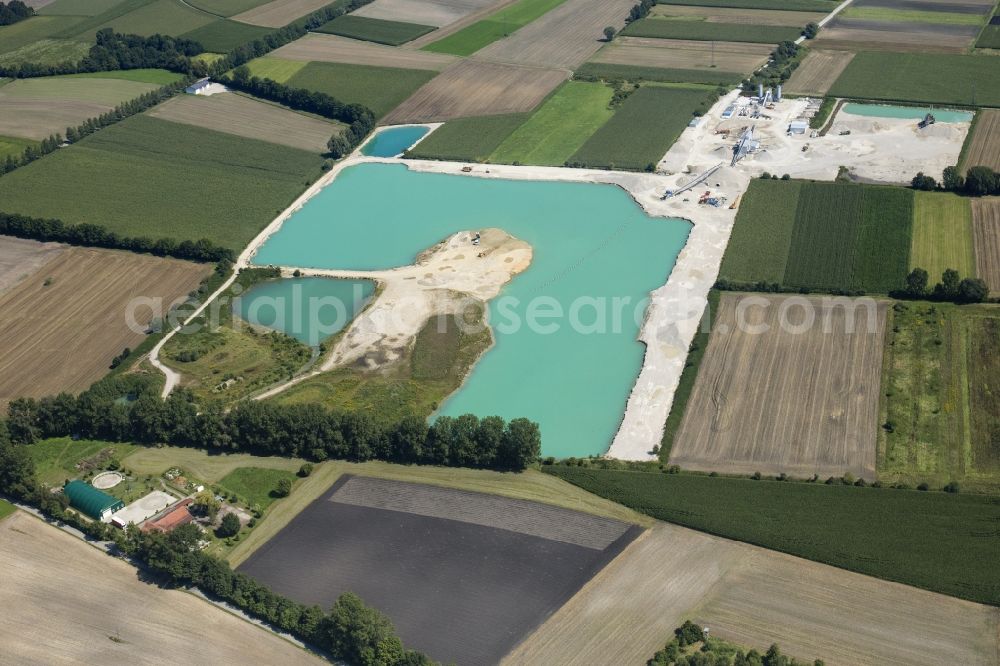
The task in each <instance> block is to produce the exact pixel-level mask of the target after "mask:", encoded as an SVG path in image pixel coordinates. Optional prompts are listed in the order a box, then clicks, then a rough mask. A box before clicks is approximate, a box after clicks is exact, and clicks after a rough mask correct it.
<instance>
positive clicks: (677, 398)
mask: <svg viewBox="0 0 1000 666" xmlns="http://www.w3.org/2000/svg"><path fill="white" fill-rule="evenodd" d="M718 308H719V292H718V291H715V290H714V289H713V290H712V291H710V292H709V293H708V306H707V310H706V312H705V315H704V316H703V317H702V323H701V325H700V326H699V328H698V332H697V333H695V335H694V340H692V341H691V347H690V349H688V355H687V360H686V361H685V362H684V371H683V372H681V378H680V381H679V382H678V383H677V390H676V391H674V402H673V404H672V405H671V407H670V414H668V415H667V422H666V424H665V425H664V427H663V437H662V438H661V439H660V451H659V457H660V460H661V461H662V462H664V463H665V462H667V460H669V459H670V449H671V448H672V447H673V445H674V438H675V437H677V431H678V430H680V429H681V422H682V421H683V420H684V412H685V410H686V409H687V403H688V400H689V399H690V398H691V391H693V390H694V383H695V381H696V380H697V379H698V368H700V367H701V359H702V358H703V357H704V356H705V349H706V348H708V338H709V337H710V335H711V333H712V321H713V320H714V317H715V313H716V311H717V310H718Z"/></svg>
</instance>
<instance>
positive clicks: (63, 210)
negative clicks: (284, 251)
mask: <svg viewBox="0 0 1000 666" xmlns="http://www.w3.org/2000/svg"><path fill="white" fill-rule="evenodd" d="M321 166H322V160H321V158H320V157H319V156H317V155H315V154H313V153H309V152H306V151H303V150H296V149H294V148H287V147H284V146H279V145H276V144H271V143H266V142H263V141H257V140H253V139H245V138H242V137H236V136H232V135H229V134H222V133H219V132H213V131H210V130H205V129H201V128H198V127H192V126H190V125H180V124H177V123H172V122H167V121H164V120H158V119H155V118H150V117H148V116H143V115H140V116H133V117H132V118H128V119H127V120H124V121H122V122H120V123H118V124H116V125H113V126H111V127H108V128H105V129H103V130H101V131H100V132H97V133H96V134H93V135H91V136H89V137H87V138H86V139H84V140H83V141H80V142H79V143H77V144H76V145H74V146H72V147H70V148H66V149H64V150H59V151H56V152H55V153H53V154H51V155H48V156H46V157H44V158H42V159H40V160H36V161H35V162H32V163H31V164H29V165H27V166H24V167H21V168H20V169H17V170H16V171H13V172H11V173H8V174H7V175H5V176H3V177H2V178H0V201H2V202H3V205H2V209H3V210H4V211H5V212H9V213H21V214H24V215H32V216H35V217H54V218H60V219H62V220H64V221H66V222H69V223H81V222H89V223H92V224H99V225H102V226H104V227H106V228H109V229H111V230H112V231H116V232H118V233H120V234H122V235H125V236H152V237H160V236H166V237H170V238H174V239H177V240H191V239H199V238H208V239H209V240H211V241H213V242H215V243H218V244H220V245H224V246H226V247H229V248H232V249H234V250H239V249H242V248H243V247H244V246H246V244H247V242H249V241H250V239H251V238H253V237H254V236H255V235H256V234H257V233H258V232H259V231H260V229H262V228H263V227H264V226H265V225H266V224H267V223H268V222H269V221H270V220H271V219H273V218H274V217H275V215H277V214H278V212H280V211H281V210H284V209H285V208H286V207H287V206H288V205H289V204H290V203H291V202H292V201H294V199H295V198H296V197H297V196H298V195H299V194H300V193H301V192H302V191H303V190H304V189H305V188H306V186H307V185H308V184H309V183H311V182H312V181H314V180H315V179H316V178H317V177H318V176H319V175H320V167H321ZM137 211H141V213H142V214H141V215H139V214H137Z"/></svg>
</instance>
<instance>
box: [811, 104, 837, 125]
mask: <svg viewBox="0 0 1000 666" xmlns="http://www.w3.org/2000/svg"><path fill="white" fill-rule="evenodd" d="M836 106H837V98H836V97H824V98H823V103H822V104H820V105H819V111H817V112H816V115H815V116H813V117H812V118H810V119H809V127H810V128H811V129H816V130H818V129H823V126H824V125H826V121H827V120H829V119H830V114H832V113H833V110H834V108H836Z"/></svg>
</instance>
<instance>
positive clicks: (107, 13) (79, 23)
mask: <svg viewBox="0 0 1000 666" xmlns="http://www.w3.org/2000/svg"><path fill="white" fill-rule="evenodd" d="M162 1H163V0H122V1H121V2H116V3H114V4H109V5H108V6H107V9H105V10H104V11H102V12H100V13H99V14H94V15H92V16H85V17H80V16H75V17H69V16H66V17H61V16H60V17H46V18H64V19H72V20H71V23H70V25H68V26H66V27H65V28H64V29H62V30H60V31H59V32H56V33H53V34H52V36H53V37H56V38H60V39H79V40H87V41H91V40H93V39H94V34H95V33H96V32H97V31H98V29H100V28H102V27H105V24H106V23H108V22H110V21H114V20H115V19H118V18H121V17H123V16H125V15H126V14H129V13H131V12H134V11H137V10H139V9H142V8H144V7H146V6H147V5H151V4H152V3H154V2H162ZM192 11H194V10H192ZM202 16H205V15H204V14H202ZM205 18H206V19H207V20H209V21H211V20H213V19H212V17H210V16H205ZM188 29H190V28H188Z"/></svg>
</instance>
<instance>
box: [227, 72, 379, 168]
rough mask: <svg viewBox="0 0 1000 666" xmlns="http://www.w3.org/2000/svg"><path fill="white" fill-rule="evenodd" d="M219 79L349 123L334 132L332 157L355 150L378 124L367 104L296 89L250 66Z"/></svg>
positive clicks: (291, 105)
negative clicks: (258, 73)
mask: <svg viewBox="0 0 1000 666" xmlns="http://www.w3.org/2000/svg"><path fill="white" fill-rule="evenodd" d="M216 80H218V81H219V82H220V83H223V84H225V85H226V86H229V87H230V88H236V89H237V90H242V91H243V92H245V93H249V94H251V95H253V96H255V97H260V98H263V99H267V100H270V101H272V102H278V103H279V104H284V105H285V106H287V107H289V108H292V109H296V110H298V111H307V112H309V113H315V114H317V115H320V116H323V117H324V118H330V119H332V120H339V121H340V122H343V123H347V125H348V127H347V129H346V130H344V131H343V132H339V133H338V134H334V135H333V136H332V137H331V138H330V141H329V142H328V144H327V148H328V149H329V151H330V154H331V156H332V157H335V158H338V159H339V158H341V157H344V156H345V155H347V154H349V153H350V152H351V151H352V150H354V148H355V147H357V146H358V145H359V144H360V143H361V142H362V141H364V139H365V137H366V136H368V133H369V132H371V131H372V128H374V127H375V114H374V113H373V112H372V110H371V109H369V108H368V107H366V106H364V105H363V104H344V103H343V102H341V101H340V100H338V99H336V98H335V97H332V96H331V95H328V94H326V93H324V92H317V91H312V90H306V89H305V88H292V87H291V86H286V85H285V84H283V83H278V82H277V81H274V80H272V79H266V78H264V79H262V78H259V77H256V76H251V75H250V69H249V68H248V67H247V66H246V65H240V66H239V67H237V68H236V69H235V70H233V74H232V76H229V75H223V76H219V77H217V79H216Z"/></svg>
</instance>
